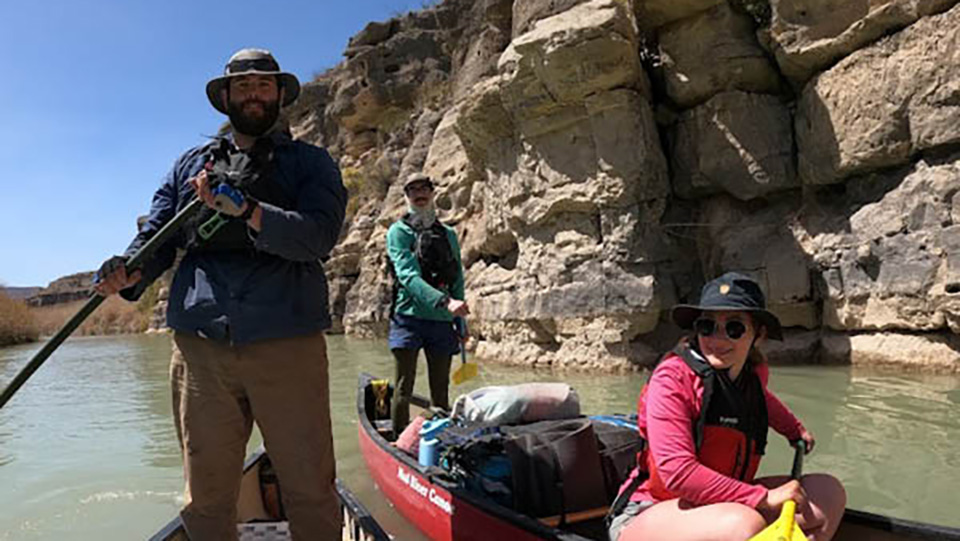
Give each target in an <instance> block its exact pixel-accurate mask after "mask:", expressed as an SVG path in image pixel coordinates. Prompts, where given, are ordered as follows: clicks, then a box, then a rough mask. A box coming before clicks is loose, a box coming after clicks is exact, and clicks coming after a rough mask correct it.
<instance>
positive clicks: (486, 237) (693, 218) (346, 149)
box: [288, 0, 960, 371]
mask: <svg viewBox="0 0 960 541" xmlns="http://www.w3.org/2000/svg"><path fill="white" fill-rule="evenodd" d="M956 3H957V2H956V1H955V0H950V1H947V0H870V1H867V0H862V1H861V0H849V1H846V0H845V1H839V0H772V1H770V2H766V1H762V0H730V1H729V2H728V1H724V0H477V1H471V0H446V1H444V2H441V3H440V4H438V5H435V6H434V7H431V8H429V9H426V10H424V11H421V12H417V13H410V14H407V15H405V16H403V17H399V18H396V19H392V20H390V21H386V22H377V23H371V24H370V25H368V26H367V28H365V29H364V30H363V31H362V32H360V33H359V34H358V35H357V36H355V37H354V38H353V39H352V40H351V42H350V44H349V47H348V48H347V51H346V52H345V57H346V58H345V60H344V61H343V62H342V63H341V64H340V65H338V66H336V67H334V68H333V69H331V70H329V71H328V72H327V73H325V74H323V75H322V76H320V77H318V78H317V80H315V81H313V82H310V83H307V84H305V85H304V91H303V97H302V99H301V100H300V101H299V103H298V104H297V105H296V106H295V107H294V108H292V109H291V110H290V111H289V115H288V116H289V118H290V124H291V129H292V131H293V133H294V134H295V135H296V136H297V137H300V138H302V139H305V140H308V141H310V142H313V143H317V144H321V145H324V146H326V147H327V148H328V149H330V150H331V152H332V153H333V154H334V155H335V156H336V157H337V158H338V159H339V161H340V164H341V169H342V170H343V171H344V178H345V179H346V181H347V184H348V186H349V187H350V190H351V195H352V199H351V207H350V208H349V212H350V215H349V220H348V224H347V225H346V227H345V228H344V231H343V235H342V237H341V242H340V244H339V245H338V247H337V248H336V250H335V251H334V253H333V254H332V256H331V258H330V260H329V261H328V262H327V264H326V269H327V273H328V276H329V277H330V290H331V308H332V311H333V313H334V316H335V319H336V320H337V323H336V324H335V330H337V331H341V330H342V331H343V332H347V333H350V334H353V335H358V336H366V337H382V336H383V334H384V332H385V330H386V328H387V321H388V317H389V304H390V298H391V288H390V284H389V281H388V272H387V259H386V254H385V253H384V251H385V250H384V244H385V240H384V236H385V234H386V230H387V228H388V227H389V225H390V224H391V223H392V222H393V221H394V220H396V219H397V218H399V217H400V215H401V214H402V213H403V211H404V206H405V203H404V200H403V196H402V193H401V190H400V187H399V186H400V183H399V182H398V179H402V178H404V177H405V176H406V175H407V174H409V173H411V172H415V171H421V170H422V171H424V172H426V173H427V174H429V175H430V176H431V177H432V178H433V179H434V180H435V181H436V182H437V184H438V188H437V203H438V206H439V208H440V209H441V217H442V218H443V219H444V220H445V221H446V222H447V223H449V224H451V225H453V226H454V227H455V228H456V230H457V232H458V235H459V237H460V241H461V246H462V251H463V260H464V263H465V266H466V269H467V270H466V274H467V300H468V301H469V303H470V305H471V307H472V315H471V322H470V323H471V325H470V327H471V331H472V340H471V343H470V347H471V348H474V350H475V354H476V355H477V356H478V357H480V358H482V359H485V360H494V361H499V362H505V363H513V364H522V365H537V366H540V365H549V366H555V367H578V368H591V369H592V368H597V369H619V368H625V367H636V366H646V365H650V364H652V363H654V362H655V361H656V359H657V357H658V356H659V354H661V353H662V352H663V351H664V350H665V349H666V348H669V347H670V346H671V345H672V343H673V342H674V341H675V340H676V338H677V336H678V334H679V331H678V329H676V328H675V327H674V326H673V325H672V324H671V323H670V322H669V321H668V317H667V310H668V309H669V307H670V306H672V305H673V304H675V303H677V302H681V301H683V302H687V301H691V302H692V301H696V300H697V296H698V292H699V288H700V286H701V285H702V283H703V282H704V281H705V280H706V279H709V278H712V277H713V276H716V275H718V274H720V273H722V272H725V271H730V270H736V271H740V272H745V273H748V274H751V275H753V276H755V277H756V278H757V279H758V280H759V281H760V283H761V284H762V285H763V286H764V288H765V289H766V291H767V294H768V298H769V299H770V305H771V309H772V310H773V311H774V312H776V313H777V315H778V316H779V317H780V318H781V320H782V321H783V323H784V325H785V326H786V327H787V340H786V342H784V343H782V344H775V345H774V347H772V348H771V350H770V356H771V358H772V359H773V360H775V361H777V362H831V363H836V362H841V363H870V364H876V363H880V364H896V365H910V366H916V367H918V368H921V369H924V368H925V369H932V370H938V371H960V358H958V355H956V354H955V353H954V352H955V351H957V350H958V349H960V347H958V338H957V336H956V334H958V333H960V316H958V315H957V314H958V313H960V195H958V193H960V155H958V154H956V152H957V149H958V148H960V145H958V142H960V84H958V81H960V73H958V68H960V56H958V55H960V53H958V51H960V41H958V40H960V31H958V26H960V6H957V7H954V5H955V4H956ZM764 48H766V50H765V49H764Z"/></svg>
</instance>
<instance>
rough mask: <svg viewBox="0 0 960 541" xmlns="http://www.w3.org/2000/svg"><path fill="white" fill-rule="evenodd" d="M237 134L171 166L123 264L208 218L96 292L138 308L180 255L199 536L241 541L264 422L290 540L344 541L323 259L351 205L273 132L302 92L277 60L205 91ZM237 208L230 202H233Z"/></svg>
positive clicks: (174, 368)
mask: <svg viewBox="0 0 960 541" xmlns="http://www.w3.org/2000/svg"><path fill="white" fill-rule="evenodd" d="M206 93H207V98H208V99H209V101H210V103H211V105H213V107H214V108H215V109H216V110H217V111H220V112H221V113H223V114H225V115H227V116H228V117H229V119H230V125H231V128H232V129H231V134H230V135H227V136H225V137H218V138H216V139H214V140H212V141H210V142H208V143H206V144H203V145H200V146H197V147H194V148H192V149H190V150H188V151H187V152H186V153H184V154H183V155H182V156H180V158H179V159H178V160H177V161H176V163H174V166H173V169H172V170H171V171H170V173H169V174H168V175H167V176H166V178H165V180H164V182H163V184H162V185H161V186H160V189H159V190H157V192H156V194H155V195H154V197H153V204H152V207H151V209H150V215H149V216H148V217H147V219H146V221H144V222H143V223H142V225H141V227H140V232H139V234H138V235H137V237H136V238H135V239H134V241H133V243H132V244H131V245H130V247H129V248H128V249H127V252H126V253H127V255H129V254H132V253H134V252H135V251H136V250H137V249H138V247H139V246H141V245H142V244H143V243H144V242H146V241H147V240H148V239H149V238H150V237H151V236H153V235H154V234H155V233H156V232H157V231H158V230H159V229H160V228H161V227H162V226H163V225H164V224H165V223H166V222H167V221H169V220H170V219H171V218H172V217H173V216H174V215H175V213H176V212H177V211H178V210H179V209H182V208H183V207H184V206H186V205H187V204H188V203H189V202H190V201H191V200H193V198H194V197H195V195H196V196H199V197H200V198H201V199H202V200H203V202H204V203H205V204H206V207H205V208H204V209H203V210H202V211H201V212H200V213H199V215H198V217H196V218H195V219H194V220H193V222H192V223H191V222H188V223H187V225H185V226H184V234H183V235H181V236H180V238H177V239H175V241H171V242H168V243H167V244H166V245H165V246H163V247H162V248H161V249H160V250H159V251H158V252H157V253H156V255H155V256H154V257H153V258H152V259H150V260H149V261H147V262H146V263H145V264H144V266H143V268H142V269H141V270H136V271H133V272H131V273H127V269H126V267H125V261H126V257H124V256H115V257H113V258H110V259H109V260H108V261H107V262H105V263H104V264H103V266H102V267H101V268H100V271H99V272H98V277H99V278H100V280H99V283H98V285H97V291H98V292H99V293H100V294H102V295H104V296H106V295H110V294H113V293H116V292H118V291H119V292H120V295H121V296H122V297H124V298H125V299H127V300H131V301H133V300H136V299H137V298H138V297H139V296H140V295H141V294H142V293H143V291H144V289H146V287H147V286H149V285H150V284H151V283H152V282H153V281H154V280H155V279H156V278H157V277H158V276H160V275H161V274H162V273H163V272H164V271H165V270H166V269H168V268H169V267H170V266H171V265H172V264H173V262H174V258H175V256H176V249H177V248H185V250H186V253H185V255H184V256H183V259H182V261H181V262H180V266H179V267H178V269H177V272H176V275H175V276H174V278H173V285H172V287H171V290H170V300H169V307H168V309H167V324H168V325H169V326H170V327H171V328H172V329H173V331H174V334H173V342H174V353H173V360H172V362H171V367H170V379H171V386H172V391H173V412H174V417H175V418H174V421H175V425H176V429H177V436H178V437H179V439H180V445H181V452H182V454H183V461H184V474H185V478H186V496H185V505H184V508H183V510H182V511H181V516H182V518H183V522H184V525H185V527H186V530H187V532H188V534H189V536H190V538H191V539H196V540H199V541H206V540H226V539H237V524H236V523H237V520H236V512H237V495H238V493H239V491H240V478H241V473H242V470H243V461H244V454H245V452H246V445H247V441H248V440H249V438H250V432H251V429H252V425H253V423H254V422H256V423H257V425H258V426H259V428H260V431H261V433H262V434H263V439H264V444H265V446H266V448H267V451H268V452H269V453H270V458H271V460H272V461H273V465H274V467H275V468H276V471H277V474H278V476H279V481H280V485H281V486H282V487H283V505H284V508H285V510H286V514H287V517H288V518H289V520H290V531H291V533H292V535H293V538H294V539H298V540H307V539H310V540H312V539H340V536H341V527H340V521H341V519H340V507H339V503H338V499H337V492H336V487H335V484H334V482H335V477H336V473H335V463H334V455H333V436H332V432H331V424H330V393H329V379H328V373H327V346H326V342H325V339H324V334H323V331H324V330H325V329H326V328H328V327H329V326H330V314H329V312H328V307H327V304H328V303H327V282H326V278H325V277H324V271H323V267H322V265H321V264H320V261H319V260H320V258H322V257H324V256H326V255H327V254H328V253H330V250H331V249H332V248H333V246H334V244H335V243H336V242H337V238H338V236H339V234H340V228H341V225H342V223H343V219H344V210H345V206H346V200H347V193H346V190H345V189H344V187H343V183H342V181H341V179H340V171H339V169H338V168H337V165H336V163H335V162H334V161H333V159H331V157H330V155H329V154H328V153H327V151H326V150H324V149H322V148H319V147H316V146H313V145H310V144H307V143H303V142H299V141H293V140H292V139H291V138H290V136H289V135H288V134H287V133H286V132H285V131H284V130H281V129H278V128H277V126H276V124H277V119H278V116H279V114H280V109H281V108H282V107H284V106H287V105H290V104H291V103H293V101H294V100H295V99H296V98H297V96H298V94H299V93H300V84H299V82H298V81H297V78H296V77H295V76H294V75H292V74H289V73H285V72H282V71H281V70H280V66H279V65H278V64H277V61H276V60H275V59H274V57H273V56H272V55H271V54H270V53H269V52H267V51H264V50H259V49H244V50H241V51H239V52H237V53H236V54H234V55H233V56H232V57H231V58H230V60H229V62H228V63H227V65H226V69H225V73H224V75H223V76H222V77H217V78H215V79H213V80H211V81H210V82H209V83H208V84H207V88H206ZM224 197H227V198H228V200H224Z"/></svg>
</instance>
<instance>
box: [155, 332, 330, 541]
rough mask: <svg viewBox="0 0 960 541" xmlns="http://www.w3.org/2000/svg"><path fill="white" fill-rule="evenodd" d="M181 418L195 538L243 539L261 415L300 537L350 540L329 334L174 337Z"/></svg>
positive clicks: (189, 523)
mask: <svg viewBox="0 0 960 541" xmlns="http://www.w3.org/2000/svg"><path fill="white" fill-rule="evenodd" d="M173 340H174V345H175V347H174V352H173V360H172V362H171V366H170V381H171V388H172V390H173V415H174V423H175V425H176V428H177V436H178V437H179V439H180V449H181V451H182V453H183V465H184V476H185V477H186V483H187V489H186V504H185V506H184V508H183V511H181V513H180V515H181V517H182V518H183V522H184V524H185V526H186V529H187V532H188V534H189V535H190V538H191V539H193V540H194V541H221V540H223V541H226V540H230V541H233V540H236V539H237V528H236V522H237V517H236V515H237V496H238V494H239V491H240V475H241V471H242V469H243V461H244V454H245V452H246V444H247V441H248V440H249V439H250V432H251V430H252V427H253V422H254V420H256V423H257V426H259V427H260V432H261V433H262V434H263V440H264V446H265V447H266V449H267V452H268V453H269V455H270V459H271V461H272V462H273V465H274V468H275V469H276V471H277V476H278V478H279V482H280V487H281V489H282V495H283V496H282V497H283V505H284V508H285V509H286V512H287V517H288V518H289V520H290V531H291V534H292V535H293V538H294V539H295V540H298V541H306V540H310V541H313V540H327V539H331V540H333V539H337V540H339V539H340V536H341V525H340V507H339V501H338V499H337V493H336V488H335V484H334V482H335V477H336V471H335V468H336V465H335V460H334V456H333V435H332V433H331V426H330V389H329V387H330V386H329V376H328V373H327V344H326V340H325V339H324V336H323V333H316V334H312V335H308V336H300V337H295V338H284V339H276V340H264V341H262V342H255V343H252V344H243V345H238V346H231V345H229V344H225V343H220V342H215V341H213V340H207V339H204V338H199V337H196V336H192V335H189V334H186V333H180V332H177V333H174V337H173Z"/></svg>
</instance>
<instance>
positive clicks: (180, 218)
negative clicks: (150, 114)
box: [0, 199, 203, 408]
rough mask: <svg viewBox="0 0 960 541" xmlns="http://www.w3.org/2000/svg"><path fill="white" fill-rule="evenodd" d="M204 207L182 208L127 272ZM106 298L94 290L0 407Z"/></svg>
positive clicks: (19, 377) (17, 379) (129, 263)
mask: <svg viewBox="0 0 960 541" xmlns="http://www.w3.org/2000/svg"><path fill="white" fill-rule="evenodd" d="M202 207H203V201H201V200H200V199H194V200H193V201H191V202H190V203H188V204H187V206H185V207H183V210H181V211H180V212H178V213H177V215H176V216H174V217H173V219H172V220H170V221H169V222H167V223H166V224H165V225H164V226H163V227H162V228H160V231H157V234H156V235H154V236H153V237H151V238H150V240H148V241H147V242H146V243H145V244H144V245H143V246H141V247H140V249H139V250H137V252H136V253H135V254H133V257H131V258H130V259H129V260H128V261H127V263H126V267H127V270H128V271H132V270H134V269H137V268H138V267H140V265H142V264H143V262H144V261H146V260H147V259H149V258H150V257H151V256H153V254H154V252H156V251H157V249H158V248H160V246H162V245H163V243H165V242H166V241H167V240H168V239H169V238H170V237H171V236H173V234H174V233H176V232H177V231H179V230H180V228H181V227H182V226H183V224H184V223H185V222H186V221H187V220H188V219H189V218H190V217H191V216H193V215H194V214H195V213H196V212H197V211H198V210H200V209H201V208H202ZM105 300H106V297H103V296H102V295H100V294H99V293H94V294H93V296H92V297H90V299H89V300H88V301H87V303H86V304H84V305H83V307H82V308H80V310H79V311H78V312H77V313H76V314H74V316H73V317H71V318H70V320H69V321H67V323H66V324H65V325H64V326H63V327H61V328H60V330H59V331H57V334H55V335H53V337H52V338H50V340H48V341H47V343H46V344H44V345H43V347H42V348H40V351H38V352H37V353H36V354H35V355H34V356H33V358H32V359H30V362H28V363H27V365H26V366H24V367H23V368H22V369H21V370H20V372H18V373H17V375H16V376H15V377H14V378H13V381H11V382H10V384H9V385H7V387H6V388H5V389H4V390H3V393H0V408H2V407H3V406H4V405H5V404H6V403H7V402H8V401H9V400H10V399H11V398H13V395H14V394H15V393H16V392H17V391H18V390H19V389H20V387H22V386H23V384H24V383H26V382H27V380H28V379H30V376H32V375H33V373H34V372H36V371H37V369H38V368H40V366H41V365H43V363H44V362H45V361H46V360H47V358H48V357H50V355H51V354H53V352H54V351H55V350H56V349H57V348H58V347H60V344H62V343H63V342H64V340H66V339H67V338H68V337H69V336H70V335H71V334H72V333H73V331H75V330H77V327H79V326H80V325H81V324H82V323H83V322H84V320H86V319H87V317H88V316H90V314H92V313H93V311H94V310H96V309H97V307H98V306H100V305H101V304H102V303H103V301H105Z"/></svg>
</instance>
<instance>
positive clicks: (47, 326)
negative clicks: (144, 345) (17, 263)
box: [0, 284, 158, 346]
mask: <svg viewBox="0 0 960 541" xmlns="http://www.w3.org/2000/svg"><path fill="white" fill-rule="evenodd" d="M157 285H158V284H154V285H153V286H151V287H150V288H149V289H147V291H146V292H144V294H143V296H142V297H141V298H140V300H139V301H138V302H136V303H131V302H127V301H125V300H123V299H121V298H120V297H118V296H116V295H114V296H112V297H110V298H108V299H107V300H106V301H104V303H103V304H101V305H100V307H99V308H97V309H96V310H95V311H94V312H93V314H91V315H90V316H89V317H88V318H87V320H86V321H85V322H84V323H83V325H81V326H80V328H79V329H77V330H76V331H74V333H73V334H74V335H77V336H91V335H103V334H133V333H141V332H144V331H146V330H147V328H148V327H149V326H150V319H151V316H152V314H153V310H154V306H155V305H156V302H157V290H158V287H157ZM86 302H87V301H86V300H79V301H73V302H66V303H61V304H54V305H51V306H41V307H28V306H27V305H26V304H25V303H24V302H23V301H20V300H14V299H10V298H8V297H6V296H4V295H2V294H0V346H10V345H14V344H21V343H25V342H35V341H37V340H39V339H40V338H41V337H44V336H51V335H53V334H54V333H56V332H57V331H58V330H60V328H61V327H63V325H64V324H65V323H66V322H67V320H69V319H70V318H71V317H73V316H74V314H76V313H77V311H79V310H80V308H81V307H82V306H83V305H84V304H85V303H86Z"/></svg>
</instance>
